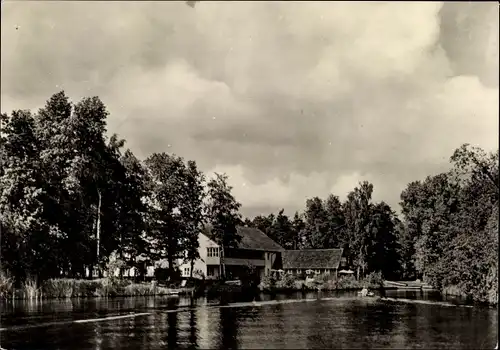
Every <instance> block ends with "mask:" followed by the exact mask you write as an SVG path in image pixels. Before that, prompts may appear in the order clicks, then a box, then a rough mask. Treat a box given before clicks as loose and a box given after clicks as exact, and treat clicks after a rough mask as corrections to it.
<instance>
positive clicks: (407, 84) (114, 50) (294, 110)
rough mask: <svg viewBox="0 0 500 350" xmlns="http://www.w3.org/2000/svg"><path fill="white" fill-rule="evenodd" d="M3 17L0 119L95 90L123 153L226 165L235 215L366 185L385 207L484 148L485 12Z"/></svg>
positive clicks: (491, 125) (35, 13) (488, 115)
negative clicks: (124, 144)
mask: <svg viewBox="0 0 500 350" xmlns="http://www.w3.org/2000/svg"><path fill="white" fill-rule="evenodd" d="M3 6H4V8H3V10H4V11H2V22H1V26H2V33H1V39H2V40H1V49H2V50H1V51H2V76H1V83H2V84H1V97H2V111H5V110H9V109H12V108H33V107H35V106H39V105H40V104H41V103H43V101H44V100H46V99H47V98H48V97H49V96H50V95H51V94H52V93H54V92H56V91H57V90H59V87H61V86H63V87H64V89H65V90H66V91H67V92H68V94H69V95H70V96H71V97H73V98H75V99H77V98H80V97H82V96H88V95H99V96H100V97H101V98H102V99H103V101H104V102H105V103H106V105H107V106H109V109H110V112H111V116H110V118H109V130H110V132H118V133H119V134H120V136H122V137H124V138H126V139H127V140H128V145H129V146H130V147H131V148H132V149H133V151H134V152H135V153H136V154H138V155H139V156H141V157H144V156H146V155H148V154H150V153H151V152H157V151H169V152H175V153H177V154H179V155H182V156H184V157H186V158H189V159H195V160H197V162H198V163H199V165H200V166H201V167H202V168H203V169H204V170H207V171H210V170H211V169H219V168H221V169H228V174H229V175H230V176H231V180H230V181H231V183H232V184H234V186H235V194H236V195H237V197H238V199H239V200H240V201H241V202H242V203H243V205H244V207H245V208H246V209H247V210H249V211H250V209H251V208H252V207H255V208H256V207H269V208H275V209H277V208H278V207H285V208H293V209H295V208H298V207H300V206H303V203H304V201H305V197H309V196H313V195H320V196H326V195H327V194H328V193H329V192H330V191H331V190H332V191H334V192H336V191H338V194H339V195H341V196H342V195H343V194H344V193H345V192H346V191H347V190H348V189H349V188H352V187H353V185H355V184H357V183H358V182H359V181H362V180H364V179H365V177H366V178H367V179H372V180H373V182H374V185H375V192H374V196H375V198H379V196H380V199H385V200H386V201H388V202H389V203H390V204H391V205H396V204H397V201H398V197H399V193H400V192H401V190H402V189H403V187H404V186H405V184H406V183H408V182H409V181H411V180H415V179H418V178H422V177H424V176H426V175H428V174H430V173H433V172H436V171H439V170H442V169H444V168H446V167H447V166H448V159H449V156H450V155H451V153H452V152H453V149H454V148H456V147H458V146H460V144H462V143H464V142H469V143H473V144H477V145H479V146H481V147H484V148H486V149H495V148H497V147H498V131H497V130H498V81H495V80H492V79H491V76H495V74H496V75H497V76H498V58H497V59H496V60H493V59H492V55H493V56H495V53H496V57H498V33H497V34H496V36H495V34H494V33H495V29H496V32H498V11H496V9H497V6H496V5H495V4H491V5H489V4H477V5H476V4H466V3H463V4H462V3H461V4H451V3H447V4H445V5H443V4H441V3H422V2H420V3H419V2H413V3H397V2H391V3H375V2H374V3H347V2H346V3H342V2H287V3H285V2H201V3H198V4H197V6H196V7H195V8H191V7H189V6H186V5H185V4H184V3H183V2H121V3H120V2H104V3H95V2H81V3H67V2H40V3H29V4H28V3H22V2H15V3H14V2H9V3H5V4H3ZM488 6H490V7H488ZM492 11H493V12H492ZM460 16H463V17H464V18H465V19H464V20H462V21H461V22H456V18H458V17H460ZM16 25H19V26H20V29H19V30H16V29H15V26H16ZM461 26H468V27H467V29H464V28H462V27H461ZM471 37H472V38H475V39H474V41H473V42H472V41H471V40H472V39H470V38H471ZM492 45H493V46H495V45H496V50H492V48H491V47H492ZM56 86H57V87H56ZM358 177H359V178H358ZM370 181H371V180H370ZM241 183H245V186H243V187H242V186H241V185H240V184H241Z"/></svg>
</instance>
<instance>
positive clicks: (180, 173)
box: [145, 153, 187, 278]
mask: <svg viewBox="0 0 500 350" xmlns="http://www.w3.org/2000/svg"><path fill="white" fill-rule="evenodd" d="M145 164H146V167H147V171H148V175H149V176H148V179H149V181H148V182H149V191H150V192H149V193H150V198H149V203H150V208H149V211H150V213H151V214H150V215H151V218H150V220H151V221H150V222H149V232H150V236H151V237H150V242H151V245H152V247H151V248H152V249H151V251H150V254H149V255H150V257H151V259H152V260H157V259H161V258H166V259H167V261H168V269H169V276H170V277H171V278H172V277H173V276H174V269H175V267H174V262H175V260H176V259H178V258H183V257H184V256H183V255H184V252H183V246H182V243H183V242H184V238H185V237H186V231H185V229H186V227H185V225H183V222H182V214H181V208H182V205H183V203H182V202H183V200H184V198H185V193H186V191H187V190H186V180H187V179H186V177H185V174H186V167H185V164H184V161H183V159H182V158H181V157H177V156H175V155H169V154H167V153H154V154H152V155H151V156H150V157H148V158H147V159H146V161H145Z"/></svg>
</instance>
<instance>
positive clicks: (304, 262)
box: [282, 248, 347, 277]
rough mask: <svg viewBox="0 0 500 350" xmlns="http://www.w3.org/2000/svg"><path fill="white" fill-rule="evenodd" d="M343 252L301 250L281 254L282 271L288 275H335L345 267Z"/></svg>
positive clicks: (338, 250)
mask: <svg viewBox="0 0 500 350" xmlns="http://www.w3.org/2000/svg"><path fill="white" fill-rule="evenodd" d="M343 253H344V250H343V249H342V248H338V249H303V250H285V251H284V252H282V259H283V270H284V271H285V273H286V274H289V275H301V274H307V275H310V274H314V275H320V274H325V275H335V277H338V271H339V269H344V268H346V267H347V263H346V259H345V257H344V256H343Z"/></svg>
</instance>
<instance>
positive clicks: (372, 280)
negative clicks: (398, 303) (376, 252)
mask: <svg viewBox="0 0 500 350" xmlns="http://www.w3.org/2000/svg"><path fill="white" fill-rule="evenodd" d="M364 281H365V282H367V283H368V286H369V287H371V288H378V287H380V286H383V285H384V278H383V277H382V273H381V272H380V271H378V272H372V273H370V274H369V275H368V276H366V277H365V279H364ZM368 286H367V287H368Z"/></svg>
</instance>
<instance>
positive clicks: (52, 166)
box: [0, 92, 240, 282]
mask: <svg viewBox="0 0 500 350" xmlns="http://www.w3.org/2000/svg"><path fill="white" fill-rule="evenodd" d="M107 116H108V112H107V110H106V107H105V105H104V104H103V103H102V102H101V101H100V99H99V98H97V97H93V98H84V99H82V100H81V101H80V102H78V103H76V104H73V103H71V102H70V100H69V99H68V97H67V96H66V95H65V93H64V92H60V93H57V94H55V95H53V96H52V97H51V98H50V99H49V100H48V101H47V103H46V105H45V107H44V108H42V109H40V110H39V111H38V112H37V113H32V112H31V111H29V110H16V111H13V112H12V113H11V114H10V115H6V114H2V116H1V124H0V126H1V129H0V131H1V132H0V161H1V167H0V192H1V196H0V225H1V226H0V229H1V242H0V244H1V262H2V269H4V270H7V271H8V272H9V273H10V274H11V275H12V276H14V277H15V278H16V280H17V281H18V282H20V281H22V280H24V279H25V278H26V277H28V276H32V277H37V278H39V279H47V278H51V277H59V276H61V275H64V276H72V277H83V276H85V275H86V274H87V273H86V270H89V271H94V267H96V268H98V270H99V271H102V268H103V267H104V265H105V264H106V263H107V262H108V260H109V257H110V256H112V255H117V256H119V257H120V258H121V260H123V261H124V262H125V264H126V265H127V266H128V267H136V268H138V269H139V271H140V270H144V266H145V265H146V264H147V263H148V262H149V263H151V262H152V261H156V260H158V259H166V260H167V261H168V263H169V264H168V266H169V269H173V268H174V265H175V264H174V263H173V262H174V261H175V260H176V259H178V258H184V259H186V260H187V261H193V260H194V259H196V258H197V257H198V233H199V232H200V231H201V229H202V228H203V226H204V225H205V224H210V225H211V226H212V227H213V231H214V235H215V236H216V239H217V240H218V241H221V242H222V241H223V242H226V243H227V242H229V241H231V240H232V241H234V240H236V239H238V236H237V235H236V228H235V227H236V225H237V224H239V223H240V221H239V220H240V216H239V213H238V209H239V203H237V202H236V200H235V199H234V197H233V196H232V194H231V187H230V186H229V185H228V184H227V177H226V176H225V175H220V174H215V177H214V178H213V179H211V180H209V181H206V179H205V176H204V174H203V173H202V172H201V171H200V170H199V169H198V167H197V165H196V162H194V161H185V160H184V159H183V158H181V157H179V156H176V155H173V154H167V153H154V154H152V155H150V156H149V157H148V158H147V159H146V160H145V161H140V160H138V159H137V158H136V157H135V156H134V154H133V153H132V152H131V151H130V150H129V149H126V150H124V144H125V141H124V140H120V139H119V138H118V137H117V136H116V135H113V136H111V137H109V138H108V137H107V136H106V132H107V130H106V118H107ZM99 267H100V268H99ZM191 270H192V269H191ZM170 272H171V273H172V271H170Z"/></svg>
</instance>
